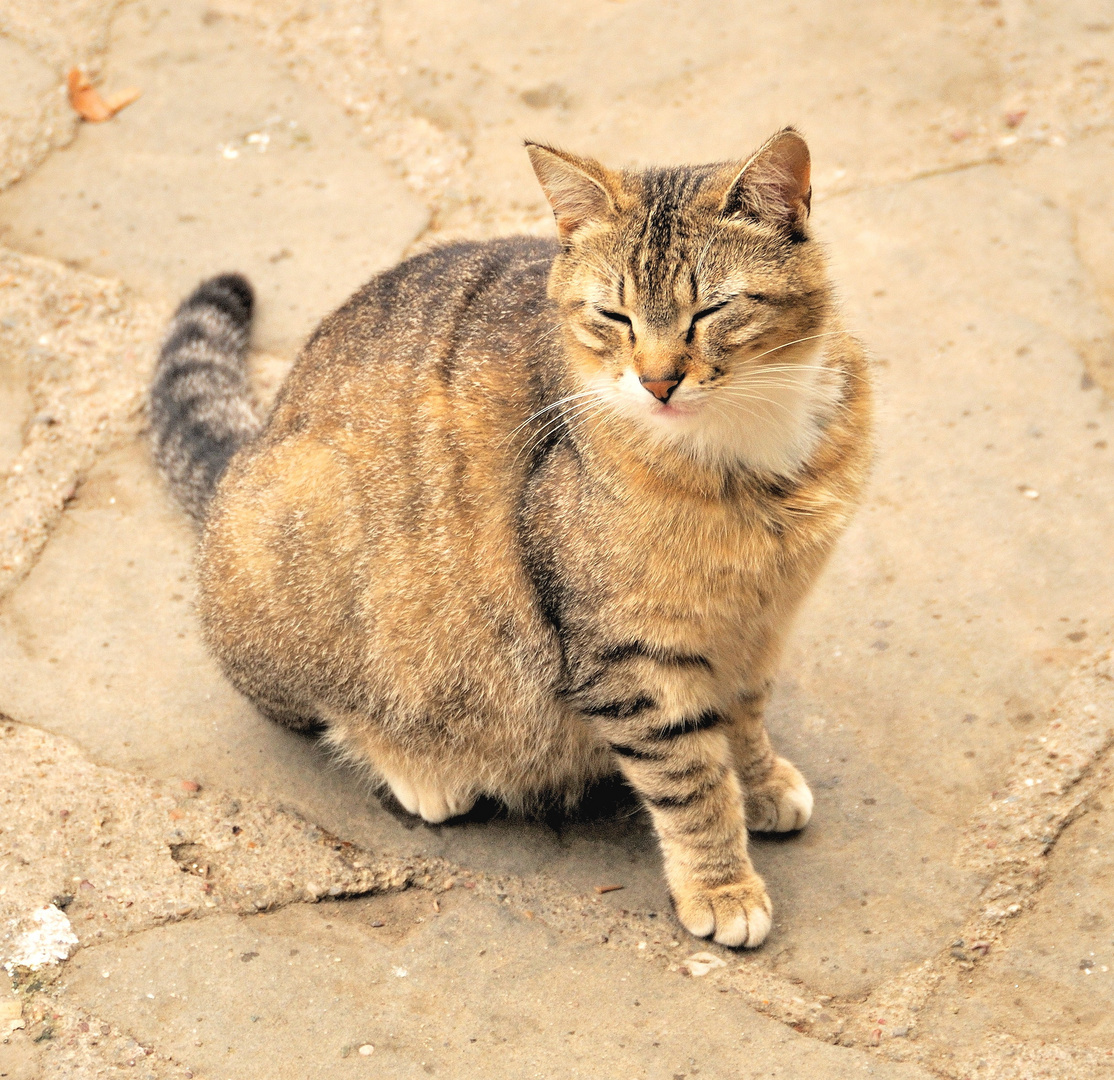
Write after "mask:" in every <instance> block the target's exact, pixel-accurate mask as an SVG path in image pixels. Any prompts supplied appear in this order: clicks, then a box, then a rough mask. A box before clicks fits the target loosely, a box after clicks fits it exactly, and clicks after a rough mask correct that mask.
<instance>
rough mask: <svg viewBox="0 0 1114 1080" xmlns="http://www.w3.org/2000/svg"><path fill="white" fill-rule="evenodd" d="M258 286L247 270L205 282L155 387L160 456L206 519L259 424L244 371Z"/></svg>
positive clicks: (186, 503)
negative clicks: (231, 463) (236, 456)
mask: <svg viewBox="0 0 1114 1080" xmlns="http://www.w3.org/2000/svg"><path fill="white" fill-rule="evenodd" d="M252 306H253V298H252V290H251V286H250V285H249V284H248V283H247V281H246V280H245V279H244V278H243V277H241V276H240V275H239V274H223V275H221V276H220V277H215V278H211V279H210V280H208V281H206V282H204V283H202V284H201V285H199V286H198V287H197V289H195V290H194V292H193V293H191V294H190V296H189V297H187V298H186V299H185V300H184V301H183V302H182V303H181V305H179V307H178V310H177V312H176V313H175V315H174V318H173V320H172V321H171V323H170V328H169V330H168V331H167V335H166V339H165V340H164V342H163V345H162V349H161V351H160V352H159V359H158V365H157V367H156V368H155V378H154V382H153V383H152V386H151V394H150V412H151V433H152V438H153V442H154V455H155V461H156V463H157V464H158V466H159V469H160V470H161V471H162V473H163V476H164V477H165V478H166V480H167V483H168V484H169V485H170V489H171V491H173V492H174V495H175V496H176V497H177V499H178V501H179V502H180V503H181V504H182V507H183V508H184V509H185V510H186V512H187V513H188V514H189V515H190V516H191V517H193V518H194V519H195V520H196V521H198V522H201V521H203V520H204V517H205V510H206V507H207V506H208V504H209V500H210V499H211V498H212V497H213V492H214V491H215V490H216V486H217V482H218V481H219V480H220V478H221V476H223V475H224V470H225V469H226V468H227V467H228V462H229V461H230V460H231V459H232V455H233V454H234V453H236V451H237V450H238V449H239V448H240V447H241V446H242V445H243V444H244V443H245V442H247V441H248V440H249V439H251V438H252V437H253V436H254V435H255V434H256V432H257V431H258V430H259V426H260V425H259V420H258V418H257V417H256V415H255V410H254V408H253V407H252V401H251V393H250V391H249V389H248V384H247V378H246V376H245V372H244V356H245V354H246V352H247V347H248V333H249V330H250V327H251V315H252Z"/></svg>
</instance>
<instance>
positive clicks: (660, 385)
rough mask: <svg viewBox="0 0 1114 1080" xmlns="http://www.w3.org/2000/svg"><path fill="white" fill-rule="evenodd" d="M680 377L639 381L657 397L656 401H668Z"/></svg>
mask: <svg viewBox="0 0 1114 1080" xmlns="http://www.w3.org/2000/svg"><path fill="white" fill-rule="evenodd" d="M680 381H681V380H680V379H654V378H650V379H645V378H643V379H640V380H639V382H641V383H642V385H643V386H644V387H645V388H646V389H647V390H648V391H649V392H650V393H651V394H653V395H654V397H656V398H657V399H658V401H668V400H669V398H670V396H671V395H672V393H673V391H674V390H675V389H676V388H677V386H678V384H679V383H680Z"/></svg>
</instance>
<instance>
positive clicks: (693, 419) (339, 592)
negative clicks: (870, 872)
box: [200, 130, 870, 946]
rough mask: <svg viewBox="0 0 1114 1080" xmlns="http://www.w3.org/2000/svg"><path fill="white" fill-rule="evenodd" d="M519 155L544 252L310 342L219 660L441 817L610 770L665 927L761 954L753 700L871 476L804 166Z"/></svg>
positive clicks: (797, 784) (330, 323)
mask: <svg viewBox="0 0 1114 1080" xmlns="http://www.w3.org/2000/svg"><path fill="white" fill-rule="evenodd" d="M529 149H530V153H531V157H532V160H533V162H534V166H535V170H536V172H537V173H538V177H539V180H540V181H541V183H542V186H543V188H544V189H545V191H546V193H547V195H548V197H549V199H550V201H551V203H552V204H553V207H554V212H555V215H556V218H557V222H558V227H559V231H560V233H561V244H560V246H558V245H557V244H555V243H553V242H548V241H541V240H532V239H527V238H511V239H506V240H500V241H495V242H491V243H485V244H459V245H455V246H450V247H444V248H440V249H436V250H433V251H431V252H428V253H426V254H424V255H420V256H417V257H416V258H413V259H411V260H409V261H407V262H405V263H403V264H402V265H400V266H399V267H396V268H395V269H394V270H391V271H389V272H387V273H385V274H383V275H381V276H380V277H377V278H376V279H374V280H373V281H372V282H370V283H369V284H368V285H367V286H365V287H364V288H363V289H361V290H360V291H359V292H358V293H357V294H356V295H355V296H354V297H353V298H352V299H351V300H350V301H349V302H348V303H347V304H345V305H344V307H342V308H341V309H340V310H339V311H337V312H336V313H335V314H333V315H332V316H330V317H329V318H328V319H326V320H325V322H324V323H323V324H322V325H321V327H320V328H319V329H318V331H317V332H316V333H315V334H314V336H313V337H312V339H311V340H310V341H309V343H308V344H307V346H306V347H305V350H304V351H303V353H302V355H301V358H300V359H299V361H298V363H297V365H296V366H295V368H294V369H293V371H292V373H291V375H290V377H289V379H288V381H287V383H286V385H285V387H284V389H283V391H282V393H281V395H280V397H279V400H278V402H277V404H276V406H275V408H274V410H273V412H272V415H271V416H270V418H269V420H268V421H267V423H266V425H265V427H264V428H263V430H262V431H261V433H260V434H259V435H258V436H257V437H256V438H255V439H254V441H252V442H250V443H248V444H247V445H246V446H245V447H244V448H243V449H242V450H240V452H239V453H238V454H236V456H235V457H233V458H232V461H231V464H230V466H229V467H228V470H227V472H226V473H225V475H224V478H223V480H222V481H221V482H220V485H219V487H218V490H217V494H216V496H215V499H214V500H213V502H212V504H211V506H210V509H209V513H208V518H207V522H206V526H205V531H204V535H203V539H202V543H201V553H200V578H201V615H202V618H203V621H204V626H205V632H206V635H207V639H208V642H209V644H210V646H211V648H212V650H213V651H214V653H215V654H216V655H217V656H218V657H219V658H220V660H221V662H222V663H223V665H224V667H225V670H226V671H227V672H228V674H229V676H230V677H231V679H232V680H233V682H234V683H235V684H236V685H237V686H238V687H240V688H241V689H242V690H243V691H244V692H245V693H247V694H248V695H249V696H250V697H251V698H252V699H253V700H255V701H256V702H257V703H258V705H259V706H260V708H261V709H262V710H263V711H264V712H266V713H267V714H269V715H270V716H272V717H274V718H275V719H278V720H280V721H282V722H284V723H287V724H291V725H293V726H308V725H311V724H316V723H324V724H325V725H326V726H327V728H328V737H329V739H331V740H332V742H333V743H334V744H335V745H336V746H338V747H341V748H343V750H344V752H345V753H347V754H348V755H350V756H351V757H352V758H354V759H355V760H357V761H360V762H363V763H365V764H366V765H367V766H368V768H369V769H370V770H371V771H372V772H373V774H374V775H375V776H376V777H378V778H381V780H382V781H384V782H386V783H387V784H388V785H390V787H391V789H392V790H393V791H394V792H395V794H396V795H397V796H398V798H399V800H400V801H401V802H402V803H403V804H404V805H405V806H406V807H407V808H408V809H410V810H411V811H412V812H418V813H421V814H422V816H424V817H426V818H427V819H428V820H431V821H439V820H443V819H444V818H446V817H448V816H451V815H453V814H456V813H460V812H463V811H466V810H467V809H468V808H469V807H470V806H471V805H472V803H473V801H474V800H475V799H476V798H477V797H478V796H479V795H481V794H488V795H494V796H497V797H500V798H502V799H504V800H506V801H507V802H509V803H511V804H518V805H521V804H524V803H527V802H530V801H531V800H534V799H535V798H537V797H538V796H539V795H543V794H545V793H565V794H566V795H568V797H570V798H575V796H576V795H577V793H579V792H580V791H581V790H582V788H583V787H584V785H585V784H586V783H587V782H589V781H591V780H592V779H594V778H597V777H600V776H602V775H604V774H607V773H610V772H613V771H614V770H615V769H616V768H618V769H619V770H621V772H622V774H623V775H624V776H625V777H626V779H627V781H628V782H629V783H630V784H631V785H632V786H633V788H634V789H635V790H636V791H637V792H638V793H639V795H640V796H641V798H642V800H643V802H644V804H645V805H646V807H647V809H648V810H649V813H650V816H651V818H652V819H653V824H654V827H655V829H656V830H657V833H658V836H659V837H660V839H661V846H662V851H663V856H664V863H665V873H666V877H667V879H668V882H669V886H670V889H671V890H672V894H673V897H674V900H675V903H676V908H677V913H678V916H679V918H680V920H681V922H682V923H683V924H684V925H685V926H686V927H687V928H688V929H689V930H690V931H691V932H692V933H694V934H697V935H711V934H714V935H715V937H716V940H717V941H721V942H723V943H726V944H730V945H739V944H743V945H750V946H753V945H757V944H759V943H760V942H761V941H762V939H763V938H764V937H765V935H766V933H767V931H768V929H769V926H770V910H771V909H770V902H769V899H768V897H767V895H766V890H765V887H764V885H763V883H762V881H761V879H760V878H759V877H758V876H757V875H756V873H755V872H754V870H753V869H752V867H751V864H750V860H749V858H748V856H747V827H748V825H749V827H750V828H751V829H776V830H786V829H794V828H799V827H801V826H803V825H804V824H805V823H806V822H807V820H808V817H809V814H810V813H811V808H812V798H811V795H810V794H809V792H808V788H807V786H806V785H805V783H804V781H803V779H802V778H801V776H800V774H799V773H798V772H797V770H796V769H795V768H794V767H793V766H792V765H791V764H789V762H787V761H785V760H784V759H782V758H779V757H777V756H776V755H775V754H774V752H773V750H772V749H771V746H770V743H769V740H768V738H767V735H766V731H765V727H764V725H763V720H762V710H763V705H764V703H765V701H766V699H767V696H768V694H769V692H770V687H771V681H772V679H773V676H774V671H775V667H776V664H777V659H778V654H779V650H780V647H781V643H782V639H783V637H784V635H785V632H786V628H787V625H788V623H789V620H790V618H791V616H792V614H793V612H794V610H795V609H796V607H797V605H798V603H799V602H800V600H801V598H802V597H803V596H804V595H805V593H806V591H807V590H808V588H809V587H810V585H811V584H812V582H813V580H814V579H815V577H816V575H817V574H818V572H819V571H820V569H821V567H822V566H823V564H824V561H825V559H826V558H827V556H828V554H829V552H830V551H831V549H832V545H833V543H834V541H835V540H836V538H837V536H838V535H839V534H840V532H841V531H842V530H843V528H844V526H845V525H846V524H847V522H848V519H849V517H850V514H851V512H852V510H853V508H854V506H855V504H856V502H857V501H858V498H859V494H860V489H861V487H862V485H863V481H864V478H865V475H866V470H867V466H868V460H869V457H870V446H869V443H870V439H869V426H870V393H869V386H868V380H867V366H866V362H865V360H864V356H863V352H862V350H861V348H860V346H859V345H858V344H857V343H856V342H855V341H854V339H852V338H851V337H849V336H848V335H847V334H846V333H844V332H843V331H842V330H841V328H840V325H839V322H838V318H837V315H836V313H835V312H834V310H833V304H832V299H831V292H830V288H829V284H828V279H827V272H826V268H825V261H824V258H823V255H822V253H821V251H820V249H819V247H818V245H817V244H816V243H815V242H813V241H811V240H810V239H809V236H808V232H807V222H806V219H807V216H808V209H809V195H810V191H811V189H810V187H809V184H808V169H809V164H808V152H807V148H805V145H804V141H803V140H802V139H801V138H800V136H799V135H796V134H795V133H793V132H792V131H789V130H787V131H785V132H782V133H780V134H779V135H777V136H775V137H774V138H773V139H772V140H770V142H769V143H767V144H766V146H765V147H763V149H762V150H760V151H759V153H758V154H756V155H755V156H754V157H753V158H752V159H751V160H750V161H749V162H748V163H745V165H744V163H735V164H726V165H711V166H700V167H692V168H678V169H661V170H649V171H645V172H624V173H617V172H612V171H609V170H606V169H604V168H603V167H602V166H600V165H599V164H597V163H596V162H593V161H589V160H587V159H583V158H578V157H574V156H573V155H570V154H566V153H563V152H559V151H556V150H553V149H550V148H547V147H541V146H534V145H532V146H530V148H529ZM604 311H606V312H610V314H602V313H601V312H604ZM693 314H697V315H698V318H697V319H696V320H695V321H692V320H691V316H692V315H693ZM623 380H625V381H623ZM678 381H679V386H674V385H673V384H675V383H677V382H678ZM647 384H650V385H649V386H647ZM670 391H672V393H673V397H670V398H668V402H666V403H659V399H661V398H663V397H664V396H665V395H667V394H668V393H669V392H670ZM575 395H581V396H575ZM686 409H691V410H694V411H693V412H692V413H691V415H690V414H688V413H686V411H685V410H686ZM670 410H673V411H670Z"/></svg>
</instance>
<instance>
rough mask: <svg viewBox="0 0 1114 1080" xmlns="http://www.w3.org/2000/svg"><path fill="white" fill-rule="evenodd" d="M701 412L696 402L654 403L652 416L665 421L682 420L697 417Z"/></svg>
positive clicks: (651, 411)
mask: <svg viewBox="0 0 1114 1080" xmlns="http://www.w3.org/2000/svg"><path fill="white" fill-rule="evenodd" d="M699 411H700V406H699V405H697V404H695V403H694V402H680V401H676V402H675V401H666V402H654V404H653V405H652V406H651V408H650V415H651V416H655V417H660V418H661V419H663V420H680V419H682V418H685V417H689V416H695V415H696V414H697V413H698V412H699Z"/></svg>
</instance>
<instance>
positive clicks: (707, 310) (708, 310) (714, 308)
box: [692, 300, 727, 322]
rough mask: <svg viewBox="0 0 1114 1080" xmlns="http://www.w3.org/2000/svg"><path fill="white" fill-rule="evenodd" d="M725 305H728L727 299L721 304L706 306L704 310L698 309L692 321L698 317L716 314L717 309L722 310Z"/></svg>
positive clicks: (704, 317) (703, 317)
mask: <svg viewBox="0 0 1114 1080" xmlns="http://www.w3.org/2000/svg"><path fill="white" fill-rule="evenodd" d="M725 307H727V301H726V300H724V301H723V302H722V303H719V304H713V305H712V306H711V307H706V308H704V309H703V310H702V311H698V312H697V313H696V314H695V315H694V316H693V317H692V321H693V322H696V321H697V320H698V319H706V318H707V317H708V316H709V315H714V314H715V313H716V312H717V311H722V310H723V309H724V308H725Z"/></svg>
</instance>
